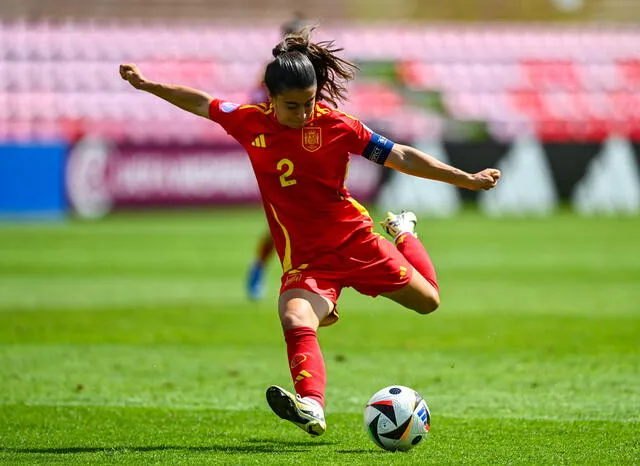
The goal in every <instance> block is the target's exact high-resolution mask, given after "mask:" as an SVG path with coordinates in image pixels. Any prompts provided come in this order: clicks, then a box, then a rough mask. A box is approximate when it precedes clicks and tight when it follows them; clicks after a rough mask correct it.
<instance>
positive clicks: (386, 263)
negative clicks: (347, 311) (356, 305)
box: [280, 231, 413, 326]
mask: <svg viewBox="0 0 640 466" xmlns="http://www.w3.org/2000/svg"><path fill="white" fill-rule="evenodd" d="M412 274H413V267H412V266H411V264H409V262H408V261H407V259H406V258H405V257H404V256H403V255H402V254H401V253H400V251H398V249H397V248H396V247H395V245H394V244H393V243H392V242H391V241H389V240H387V239H386V238H383V237H382V236H380V235H378V234H377V233H372V232H368V231H363V232H359V233H356V234H355V235H354V236H353V237H351V238H350V239H349V241H347V242H346V243H345V244H343V245H342V246H340V247H339V248H338V249H336V250H334V251H330V252H328V253H326V254H324V255H322V256H320V257H318V258H317V259H316V260H314V261H313V262H312V263H310V264H308V265H306V266H301V267H298V268H297V269H293V270H290V271H289V272H287V273H285V274H283V275H282V286H281V287H280V294H282V293H284V292H285V291H286V290H289V289H293V288H302V289H305V290H308V291H311V292H313V293H316V294H319V295H320V296H324V297H325V298H327V299H329V301H331V302H332V303H333V304H334V309H333V312H332V313H331V314H330V315H329V316H328V317H327V318H326V319H325V320H324V321H323V322H321V325H323V326H324V325H331V324H333V323H334V322H336V321H337V320H338V311H337V307H336V303H337V301H338V297H339V296H340V292H341V291H342V288H344V287H352V288H354V289H355V290H356V291H358V292H360V293H362V294H365V295H367V296H374V297H375V296H378V295H380V294H383V293H389V292H392V291H396V290H399V289H400V288H402V287H404V286H405V285H406V284H407V283H409V281H410V280H411V276H412Z"/></svg>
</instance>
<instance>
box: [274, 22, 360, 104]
mask: <svg viewBox="0 0 640 466" xmlns="http://www.w3.org/2000/svg"><path fill="white" fill-rule="evenodd" d="M314 29H315V27H310V26H308V27H305V28H304V29H303V30H302V31H300V32H299V33H293V34H288V35H287V36H286V37H285V38H284V39H283V40H282V42H280V43H279V44H278V45H276V46H275V47H274V48H273V50H272V53H273V56H274V59H273V60H272V61H271V63H269V64H268V65H267V69H266V70H265V76H264V82H265V85H266V86H267V89H269V92H270V93H271V95H278V94H280V93H281V92H283V91H285V90H288V89H307V88H309V87H312V86H314V85H315V86H317V93H316V99H317V100H324V101H326V102H329V103H330V104H332V105H333V106H336V107H337V102H338V101H344V100H346V98H347V97H346V94H347V89H346V87H345V84H346V83H347V81H349V80H351V79H353V78H354V76H355V72H356V71H357V70H358V67H357V66H356V65H354V64H353V63H351V62H349V61H347V60H344V59H342V58H340V57H338V56H337V55H336V53H337V52H340V51H342V50H343V49H342V48H336V47H335V45H334V42H333V41H323V42H318V43H314V42H311V41H310V37H311V32H312V31H313V30H314Z"/></svg>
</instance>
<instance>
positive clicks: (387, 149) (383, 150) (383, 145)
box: [362, 133, 394, 165]
mask: <svg viewBox="0 0 640 466" xmlns="http://www.w3.org/2000/svg"><path fill="white" fill-rule="evenodd" d="M393 144H394V142H393V141H391V140H389V139H387V138H385V137H384V136H380V135H379V134H378V133H373V134H372V135H371V139H370V140H369V144H367V147H365V148H364V151H362V156H363V157H364V158H366V159H369V160H371V161H372V162H374V163H377V164H380V165H384V162H385V161H386V160H387V157H389V154H390V153H391V148H392V147H393Z"/></svg>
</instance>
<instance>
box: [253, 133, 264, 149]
mask: <svg viewBox="0 0 640 466" xmlns="http://www.w3.org/2000/svg"><path fill="white" fill-rule="evenodd" d="M251 145H252V146H253V147H261V148H263V149H264V148H266V147H267V143H266V142H265V140H264V134H261V135H260V136H258V137H257V138H255V139H254V140H253V142H252V143H251Z"/></svg>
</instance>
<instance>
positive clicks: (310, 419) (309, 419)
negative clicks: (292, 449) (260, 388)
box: [267, 385, 327, 437]
mask: <svg viewBox="0 0 640 466" xmlns="http://www.w3.org/2000/svg"><path fill="white" fill-rule="evenodd" d="M267 403H269V406H270V407H271V409H272V410H273V412H274V413H276V414H277V415H278V416H280V418H282V419H285V420H287V421H289V422H292V423H294V424H295V425H297V426H298V427H300V428H301V429H302V430H304V431H305V432H307V433H309V434H311V435H313V436H314V437H317V436H319V435H322V434H324V431H325V430H327V423H326V422H325V420H324V410H323V409H322V406H320V404H319V403H318V402H317V401H315V400H312V399H310V398H301V397H300V395H294V394H293V393H289V392H288V391H286V390H285V389H284V388H281V387H278V386H277V385H272V386H270V387H269V388H267Z"/></svg>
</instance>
